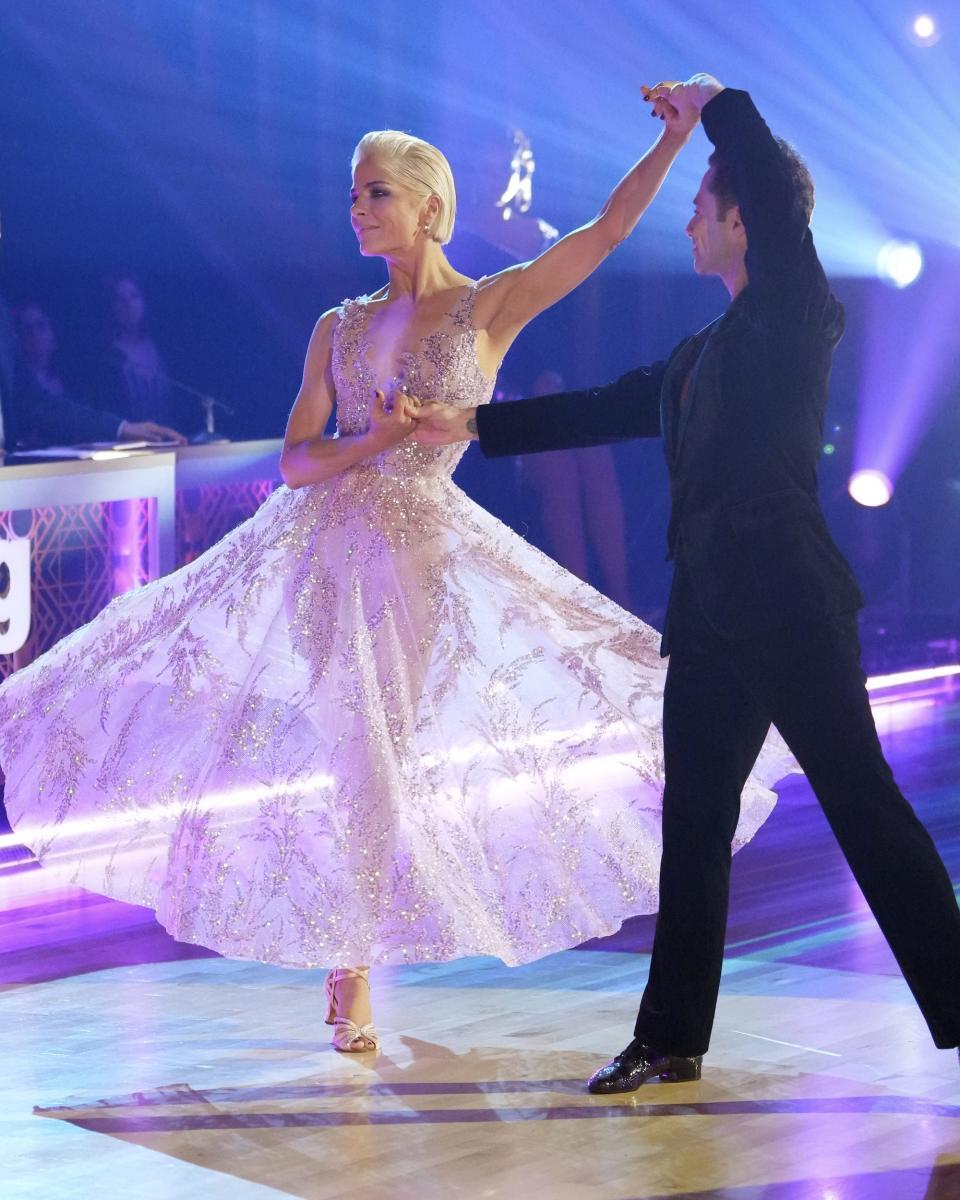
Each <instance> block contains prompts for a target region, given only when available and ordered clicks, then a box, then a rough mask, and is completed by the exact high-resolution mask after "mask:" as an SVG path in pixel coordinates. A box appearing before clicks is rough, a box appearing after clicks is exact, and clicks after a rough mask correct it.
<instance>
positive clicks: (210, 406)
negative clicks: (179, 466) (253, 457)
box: [164, 375, 234, 446]
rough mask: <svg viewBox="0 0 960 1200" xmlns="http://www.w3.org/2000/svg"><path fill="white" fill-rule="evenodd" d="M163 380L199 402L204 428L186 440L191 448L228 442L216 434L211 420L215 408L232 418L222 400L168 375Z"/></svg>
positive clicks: (231, 411)
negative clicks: (201, 407)
mask: <svg viewBox="0 0 960 1200" xmlns="http://www.w3.org/2000/svg"><path fill="white" fill-rule="evenodd" d="M164 379H165V380H166V381H167V383H169V384H170V386H171V387H174V388H177V389H178V390H179V391H181V392H185V393H186V394H187V395H188V396H193V397H194V399H196V400H199V401H200V403H201V405H202V406H203V411H204V414H205V425H206V427H205V428H204V429H201V430H200V431H199V432H198V433H194V434H192V435H191V436H190V437H189V438H187V441H188V442H189V443H190V445H191V446H211V445H215V444H217V443H223V442H229V441H230V439H229V438H228V437H227V436H226V435H225V434H223V433H218V432H217V430H216V428H215V426H214V420H213V410H214V409H215V408H219V409H220V410H221V411H222V412H225V413H226V414H227V415H228V416H231V417H232V416H233V414H234V410H233V409H232V408H231V407H230V406H229V404H224V402H223V401H222V400H218V399H217V398H216V397H215V396H210V395H208V394H207V393H206V392H201V391H200V389H199V388H195V387H193V386H192V385H191V384H189V383H184V382H183V381H182V380H180V379H174V378H172V376H170V375H164Z"/></svg>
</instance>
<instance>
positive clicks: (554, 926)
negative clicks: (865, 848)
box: [0, 466, 797, 967]
mask: <svg viewBox="0 0 960 1200" xmlns="http://www.w3.org/2000/svg"><path fill="white" fill-rule="evenodd" d="M658 644H659V638H658V635H657V633H656V632H655V631H654V630H653V629H651V628H649V627H648V626H646V625H644V624H643V623H642V622H640V621H638V620H636V619H635V618H634V617H632V616H631V615H630V614H628V613H626V612H624V611H623V610H622V609H620V608H619V607H617V605H615V604H614V603H613V602H612V601H610V600H608V599H607V598H605V597H604V596H602V595H600V594H599V593H597V592H596V591H594V590H593V589H592V588H590V587H588V586H587V585H586V584H584V583H582V582H581V581H580V580H578V579H576V578H575V577H574V576H572V575H570V574H569V573H567V572H566V571H564V570H563V569H562V568H561V567H559V566H558V565H557V564H556V563H554V562H553V561H552V560H550V559H549V558H547V557H546V556H545V555H543V554H541V553H540V552H539V551H538V550H536V549H534V548H533V547H531V546H530V545H528V544H527V543H526V542H525V541H523V539H522V538H520V537H518V536H517V535H516V534H515V533H513V532H512V531H511V530H510V529H509V528H507V527H506V526H505V525H503V524H501V523H500V522H498V521H497V520H495V519H494V518H493V517H491V516H490V515H489V514H488V513H487V512H485V511H484V510H483V509H481V508H479V507H478V506H477V505H475V504H474V503H473V502H472V501H470V500H469V499H468V498H467V497H466V496H465V495H464V494H463V492H461V491H460V489H459V488H457V487H456V486H455V485H454V484H453V483H452V481H451V480H450V479H449V478H448V477H447V476H446V475H442V476H439V477H435V476H415V477H412V478H397V477H392V476H390V475H386V474H383V473H381V472H379V471H378V470H377V469H375V468H374V467H372V466H360V467H356V468H353V469H351V470H349V471H347V472H345V473H343V474H341V475H339V476H337V477H336V478H335V479H333V480H331V481H329V482H328V483H325V484H319V485H316V486H313V487H309V488H303V489H301V490H298V491H290V490H289V489H287V488H285V487H281V488H279V489H278V490H277V491H276V492H275V493H274V494H273V495H272V496H271V497H270V499H269V500H267V502H266V503H265V504H264V505H263V506H262V508H261V509H260V510H259V512H257V513H256V514H255V515H254V516H253V517H252V518H251V519H250V520H249V521H247V522H246V523H245V524H243V525H241V526H239V527H238V528H237V529H236V530H234V531H233V532H232V533H230V534H229V535H228V536H227V537H225V538H224V539H223V540H222V541H221V542H219V543H218V544H217V545H216V546H214V547H213V548H212V549H211V550H209V551H208V552H207V553H206V554H205V555H203V557H201V558H199V559H198V560H197V561H196V562H194V563H191V564H189V565H188V566H186V567H184V568H182V569H181V570H179V571H177V572H176V573H174V574H173V575H169V576H167V577H165V578H162V579H159V580H157V581H156V582H154V583H150V584H148V585H147V586H145V587H143V588H140V589H138V590H136V591H133V592H129V593H127V594H125V595H123V596H120V597H118V598H117V599H116V600H114V601H113V602H112V603H111V604H110V605H109V607H108V608H106V609H105V610H104V611H103V612H102V613H100V614H99V615H98V616H97V617H96V618H95V619H94V620H93V621H91V622H90V624H89V625H87V626H85V627H84V628H83V629H80V630H77V632H75V633H73V634H71V635H70V636H69V637H67V638H64V640H63V641H62V642H60V643H59V644H58V645H57V646H55V647H54V648H53V649H52V650H51V651H49V652H48V653H47V654H45V655H44V656H43V657H42V658H40V659H38V660H37V661H36V662H34V663H32V664H31V665H29V666H27V667H25V668H23V669H22V670H20V671H18V672H16V673H15V674H14V675H12V676H11V677H10V679H9V680H8V681H7V682H6V683H5V684H4V685H3V687H2V688H0V764H2V767H3V770H4V772H5V774H6V804H7V808H8V812H9V815H10V818H11V821H12V822H13V823H14V827H15V829H16V832H17V834H18V835H19V836H20V837H21V838H22V839H23V841H24V842H25V843H26V844H27V845H28V846H30V847H31V848H32V849H33V851H34V852H35V854H36V855H37V857H38V858H39V859H40V861H41V862H42V863H43V864H44V865H45V866H46V867H48V868H49V869H51V870H54V871H56V872H57V873H58V875H60V876H61V877H62V878H63V880H64V882H70V883H73V884H77V885H79V886H82V887H85V888H89V889H91V890H93V891H96V892H101V893H104V894H106V895H109V896H112V897H115V898H117V899H120V900H125V901H130V902H132V903H135V904H143V905H147V906H149V907H150V908H153V909H155V910H156V914H157V918H158V920H159V921H160V922H161V923H162V924H163V925H164V926H165V927H166V928H167V929H168V930H169V931H170V933H171V934H173V936H174V937H176V938H179V939H180V940H182V941H187V942H193V943H199V944H201V945H204V946H208V947H210V948H212V949H214V950H217V951H220V952H221V953H223V954H226V955H230V956H233V957H237V958H249V959H256V960H259V961H262V962H268V963H275V964H279V965H283V966H290V967H315V966H321V965H330V964H337V963H357V962H361V963H400V962H420V961H430V960H447V959H452V958H457V957H460V956H463V955H474V954H489V955H496V956H498V957H499V958H501V959H502V960H503V961H504V962H506V963H508V964H516V963H522V962H527V961H530V960H532V959H534V958H537V957H539V956H541V955H544V954H548V953H550V952H552V951H556V950H561V949H564V948H566V947H570V946H574V945H576V944H578V943H580V942H582V941H584V940H585V939H587V938H591V937H596V936H601V935H604V934H608V933H611V932H613V931H615V930H616V929H617V928H618V927H619V925H620V924H621V922H622V921H623V920H624V919H625V918H626V917H629V916H632V915H635V914H638V913H646V912H652V911H655V910H656V907H657V875H658V868H659V858H660V809H661V796H662V787H663V751H662V744H661V734H660V719H661V706H662V696H663V684H664V679H665V664H664V663H663V662H662V661H661V659H660V658H659V653H658ZM796 769H797V768H796V766H795V764H794V763H793V761H792V759H791V758H790V756H789V754H788V752H787V751H786V748H785V746H784V745H783V743H782V742H781V741H780V740H779V738H777V736H776V735H775V734H771V737H770V738H769V739H768V742H767V744H766V746H765V748H764V751H763V753H762V754H761V756H760V760H759V762H758V763H757V766H756V768H755V770H754V772H753V775H752V776H751V778H750V780H749V781H748V783H747V786H746V789H745V791H744V796H743V805H742V814H741V819H740V825H739V828H738V830H737V834H736V841H735V845H736V846H740V845H742V844H743V843H745V842H746V841H748V840H749V839H750V838H751V837H752V836H753V834H754V833H755V832H756V830H757V829H758V828H759V826H760V825H761V824H762V822H763V821H764V819H765V818H766V816H767V815H768V813H769V812H770V810H771V808H772V807H773V804H774V801H775V797H774V795H773V794H772V792H771V791H769V790H768V788H769V785H770V784H771V783H773V782H775V781H776V780H777V779H779V778H781V777H782V776H783V775H785V774H786V773H787V772H788V771H791V770H796Z"/></svg>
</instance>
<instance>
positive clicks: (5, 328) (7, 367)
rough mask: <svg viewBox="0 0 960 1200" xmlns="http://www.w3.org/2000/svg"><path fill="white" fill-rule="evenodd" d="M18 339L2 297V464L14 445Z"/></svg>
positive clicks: (0, 298) (0, 302) (0, 366)
mask: <svg viewBox="0 0 960 1200" xmlns="http://www.w3.org/2000/svg"><path fill="white" fill-rule="evenodd" d="M16 357H17V339H16V335H15V334H14V331H13V321H12V320H11V318H10V312H9V310H8V308H7V306H6V304H5V303H4V300H3V297H2V296H0V462H2V461H3V454H4V450H5V447H6V446H7V445H8V444H9V445H10V446H12V445H13V438H14V437H15V436H16V435H15V433H14V431H13V373H14V363H15V362H16Z"/></svg>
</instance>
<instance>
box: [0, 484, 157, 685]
mask: <svg viewBox="0 0 960 1200" xmlns="http://www.w3.org/2000/svg"><path fill="white" fill-rule="evenodd" d="M155 521H156V501H155V500H153V499H141V500H114V501H98V502H95V503H90V504H71V505H64V506H55V505H49V506H46V505H45V506H43V507H40V508H33V509H19V510H16V511H13V512H0V538H8V539H12V538H23V537H27V538H30V541H31V563H30V575H31V598H30V599H31V614H30V636H29V638H28V640H27V643H26V645H25V646H23V647H22V648H21V649H20V650H18V651H16V653H14V654H0V679H5V678H6V677H7V676H8V675H9V674H10V673H11V672H12V671H14V670H16V669H17V667H22V666H25V665H26V664H27V663H28V662H32V661H33V659H35V658H37V657H38V655H40V654H42V653H43V652H44V651H45V650H49V649H50V647H51V646H53V645H54V644H55V643H57V642H58V641H59V640H60V639H61V638H62V637H65V636H66V635H67V634H68V633H72V632H73V630H74V629H79V628H80V626H81V625H85V624H86V623H87V621H89V620H91V619H92V618H93V617H95V616H96V615H97V613H98V612H100V610H101V609H102V608H104V607H105V606H106V605H107V604H108V603H109V602H110V601H111V600H112V599H113V597H114V596H117V595H119V594H120V593H121V592H125V591H127V590H128V589H129V588H131V587H137V586H139V585H140V584H141V583H145V582H146V580H147V577H148V574H149V558H148V548H149V547H148V533H149V530H150V528H151V527H152V526H153V525H154V523H155Z"/></svg>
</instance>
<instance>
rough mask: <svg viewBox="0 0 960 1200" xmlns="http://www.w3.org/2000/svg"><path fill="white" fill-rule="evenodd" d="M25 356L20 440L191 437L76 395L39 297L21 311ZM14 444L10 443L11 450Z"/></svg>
mask: <svg viewBox="0 0 960 1200" xmlns="http://www.w3.org/2000/svg"><path fill="white" fill-rule="evenodd" d="M16 332H17V335H18V337H19V342H20V358H19V362H18V363H17V369H16V373H15V383H14V388H13V402H12V422H11V423H12V425H13V427H14V428H15V430H16V439H17V443H18V444H19V445H24V446H50V445H71V444H73V443H76V442H98V441H114V440H121V441H174V442H180V443H183V442H184V441H185V440H186V439H185V438H183V436H182V435H181V434H179V433H177V432H176V430H174V429H170V428H168V427H166V426H164V425H158V424H156V423H154V422H153V421H131V420H127V419H126V418H125V417H124V416H123V415H122V414H120V413H117V412H109V411H106V410H105V409H101V408H94V407H92V406H90V405H88V404H84V403H82V402H81V401H79V400H78V399H76V398H75V397H74V396H73V395H72V394H71V391H70V389H68V387H67V385H66V383H65V382H64V379H63V375H62V373H61V371H60V367H59V363H58V361H57V340H56V334H55V332H54V329H53V325H52V324H51V321H50V318H49V317H48V316H47V314H46V312H45V311H44V309H43V308H42V307H41V306H40V305H39V304H38V303H36V302H35V301H31V302H29V303H27V304H24V305H22V306H21V307H20V308H19V309H17V311H16ZM10 449H11V446H10V445H9V444H8V451H9V450H10Z"/></svg>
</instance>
